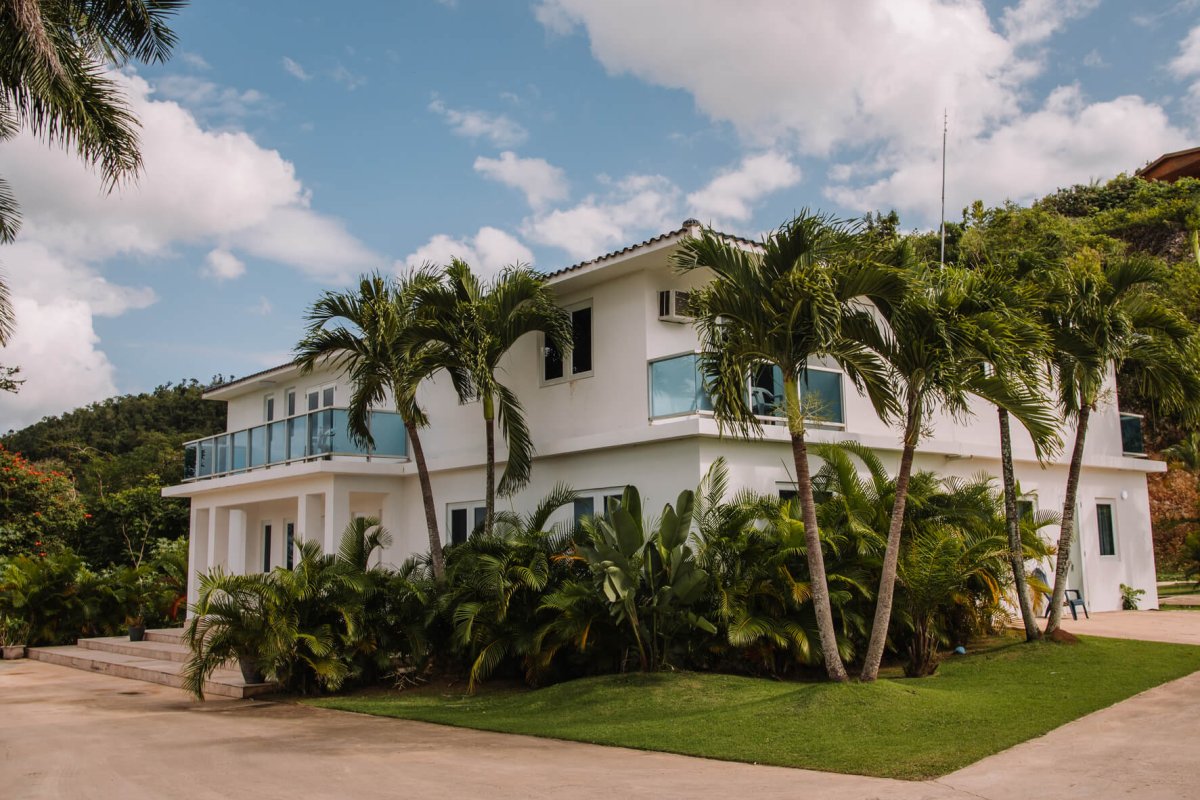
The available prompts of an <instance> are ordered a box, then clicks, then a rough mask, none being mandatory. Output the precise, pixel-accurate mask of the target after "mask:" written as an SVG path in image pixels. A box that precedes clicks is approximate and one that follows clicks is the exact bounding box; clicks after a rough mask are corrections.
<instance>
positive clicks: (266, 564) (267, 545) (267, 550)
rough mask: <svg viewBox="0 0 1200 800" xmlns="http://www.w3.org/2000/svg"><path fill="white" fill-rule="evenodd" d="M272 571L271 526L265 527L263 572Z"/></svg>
mask: <svg viewBox="0 0 1200 800" xmlns="http://www.w3.org/2000/svg"><path fill="white" fill-rule="evenodd" d="M270 571H271V526H270V525H264V526H263V572H270Z"/></svg>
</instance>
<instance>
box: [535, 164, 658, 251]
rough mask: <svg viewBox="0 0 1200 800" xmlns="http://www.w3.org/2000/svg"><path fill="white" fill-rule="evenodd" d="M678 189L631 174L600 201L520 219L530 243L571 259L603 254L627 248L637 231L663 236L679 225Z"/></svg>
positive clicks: (651, 177)
mask: <svg viewBox="0 0 1200 800" xmlns="http://www.w3.org/2000/svg"><path fill="white" fill-rule="evenodd" d="M679 194H680V192H679V189H678V187H676V186H675V185H674V184H673V183H671V181H669V180H668V179H666V178H664V177H663V176H661V175H631V176H629V177H627V178H624V179H623V180H621V181H618V182H616V183H615V184H612V186H611V188H610V191H609V192H607V193H606V194H605V195H604V196H602V197H597V196H589V197H587V198H586V199H584V200H583V202H581V203H579V204H578V205H576V206H574V207H572V208H567V209H555V210H553V211H550V212H548V213H543V214H538V215H536V216H534V217H532V218H530V219H527V220H525V221H524V222H523V223H522V226H521V232H522V233H523V234H524V235H525V236H526V237H527V238H529V239H531V240H533V241H535V242H537V243H539V244H544V245H549V246H551V247H558V248H561V249H562V250H565V251H566V252H567V253H568V254H569V255H570V256H571V257H572V258H576V259H580V260H583V259H587V258H595V257H596V256H599V255H603V254H604V253H605V252H608V251H610V250H612V249H613V248H615V247H618V246H621V245H624V244H629V242H630V241H631V240H632V239H633V238H634V235H635V234H636V233H638V232H648V231H652V232H654V233H656V234H657V233H662V232H663V231H665V230H668V229H670V228H673V227H675V226H676V225H678V224H679V222H680V220H679V219H678V218H677V217H678V205H679Z"/></svg>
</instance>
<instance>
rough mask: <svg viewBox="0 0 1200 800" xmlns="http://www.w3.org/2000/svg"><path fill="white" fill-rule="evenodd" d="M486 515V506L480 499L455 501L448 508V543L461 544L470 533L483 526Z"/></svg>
mask: <svg viewBox="0 0 1200 800" xmlns="http://www.w3.org/2000/svg"><path fill="white" fill-rule="evenodd" d="M486 517H487V506H486V505H485V504H484V502H483V501H482V500H475V501H472V502H469V503H455V504H454V505H453V506H451V507H450V508H449V513H448V528H449V533H450V544H462V543H463V542H465V541H466V540H467V539H469V538H470V536H471V534H472V533H474V532H475V531H477V530H480V529H481V528H482V527H483V522H484V519H485V518H486Z"/></svg>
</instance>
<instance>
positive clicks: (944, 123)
mask: <svg viewBox="0 0 1200 800" xmlns="http://www.w3.org/2000/svg"><path fill="white" fill-rule="evenodd" d="M947 125H948V116H947V114H946V109H944V108H943V109H942V216H941V221H942V256H941V262H942V266H943V267H944V266H946V128H947Z"/></svg>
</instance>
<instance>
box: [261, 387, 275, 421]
mask: <svg viewBox="0 0 1200 800" xmlns="http://www.w3.org/2000/svg"><path fill="white" fill-rule="evenodd" d="M274 419H275V395H273V394H269V395H267V396H266V397H264V398H263V422H272V421H273V420H274Z"/></svg>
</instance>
